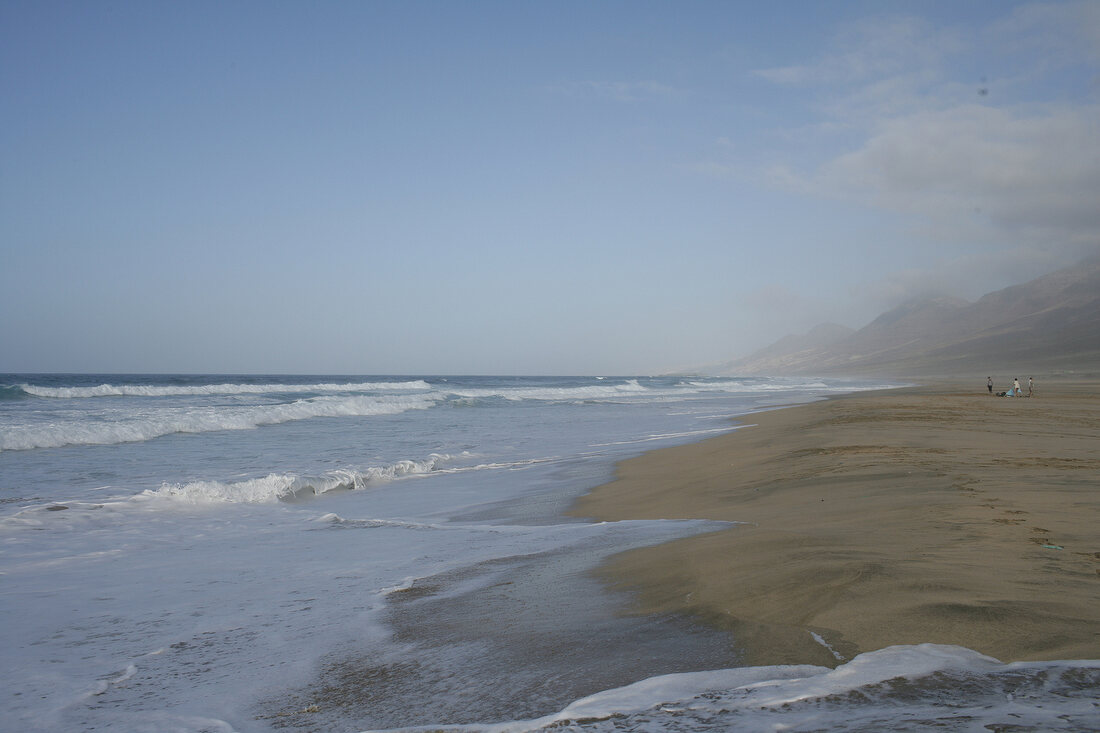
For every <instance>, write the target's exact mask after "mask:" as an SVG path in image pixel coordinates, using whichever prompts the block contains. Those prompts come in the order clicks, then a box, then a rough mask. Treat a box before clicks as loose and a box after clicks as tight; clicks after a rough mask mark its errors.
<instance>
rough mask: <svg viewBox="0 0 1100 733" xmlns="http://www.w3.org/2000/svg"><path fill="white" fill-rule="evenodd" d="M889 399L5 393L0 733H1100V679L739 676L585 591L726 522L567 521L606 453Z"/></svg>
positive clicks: (302, 383) (129, 387)
mask: <svg viewBox="0 0 1100 733" xmlns="http://www.w3.org/2000/svg"><path fill="white" fill-rule="evenodd" d="M880 386H884V385H881V384H874V383H869V382H852V381H840V380H806V379H767V378H757V379H731V378H725V379H713V378H677V377H659V378H645V377H636V378H616V377H608V378H588V377H584V378H531V377H525V378H511V377H509V378H499V377H336V376H294V377H289V376H263V377H258V376H224V375H215V376H163V375H157V376H148V375H93V376H88V375H82V376H70V375H0V543H2V544H0V547H2V557H0V572H2V575H0V652H2V657H3V678H2V690H3V691H2V692H0V694H2V695H3V696H4V698H5V699H4V702H3V704H2V705H0V728H2V729H3V730H10V731H60V730H65V731H76V730H120V731H158V732H159V731H240V732H241V733H244V732H246V731H272V730H287V729H289V730H310V731H356V730H366V729H394V728H409V727H424V728H439V727H441V726H452V727H457V728H459V729H473V730H482V729H495V730H537V729H544V728H545V729H554V730H556V729H560V728H563V727H567V728H577V729H592V730H612V729H615V730H619V729H629V730H653V731H660V730H697V729H719V730H727V729H731V728H734V729H744V730H885V729H891V730H919V729H923V727H925V726H928V725H936V726H940V727H944V728H951V729H968V728H969V729H973V730H991V729H995V730H1058V729H1065V730H1094V729H1097V728H1100V713H1098V709H1097V704H1096V699H1095V698H1096V692H1097V685H1098V682H1100V663H1096V662H1087V661H1070V662H1056V663H1042V664H1014V665H1005V664H1001V663H1000V662H998V661H996V660H992V659H989V658H988V657H983V656H982V655H980V654H977V653H975V652H972V651H970V650H966V649H961V648H955V647H941V646H916V647H894V648H890V649H885V650H880V651H877V652H873V653H870V654H865V655H862V656H860V657H857V658H856V659H854V660H843V661H844V663H843V664H841V665H840V666H838V667H837V668H836V669H828V668H820V667H806V666H801V667H743V666H741V665H740V663H739V659H738V654H737V644H736V639H730V638H728V636H726V635H725V634H723V633H720V632H717V631H713V630H708V629H705V628H702V627H700V626H698V625H696V624H694V623H692V622H691V621H690V620H687V619H679V618H659V617H642V618H638V617H630V616H627V615H625V614H624V613H623V611H624V610H625V609H626V608H627V607H628V605H629V599H628V598H625V597H623V596H622V595H619V594H616V593H613V592H611V591H609V590H608V589H606V588H604V587H602V586H601V585H600V584H599V583H597V582H596V581H595V580H594V578H593V576H592V575H591V574H590V572H589V571H590V570H591V569H592V568H593V567H595V566H596V565H598V564H599V563H600V562H601V561H602V560H603V559H605V558H607V557H608V556H610V555H611V554H613V553H616V552H620V551H622V550H625V549H629V548H631V547H638V546H643V545H650V544H655V543H659V542H664V541H667V540H670V539H673V538H676V537H682V536H687V535H690V534H693V533H698V532H705V531H710V530H713V529H715V528H717V527H719V526H724V525H720V524H718V523H714V522H703V521H669V520H662V521H629V522H592V521H587V520H584V519H582V518H571V517H568V516H566V514H565V512H566V510H567V509H568V507H569V505H570V504H571V503H572V501H573V500H574V499H575V498H576V497H577V496H579V495H580V494H582V493H584V492H585V491H586V490H587V489H589V488H591V487H593V486H595V485H598V484H599V483H601V482H603V481H605V480H607V479H609V478H610V477H611V476H612V471H613V467H614V463H615V462H616V461H618V460H620V459H622V458H625V457H627V456H630V455H634V454H637V453H639V452H641V451H643V450H647V449H650V448H656V447H661V446H666V445H672V444H676V443H683V442H687V441H692V440H698V439H702V438H705V437H707V436H711V435H717V434H719V433H722V432H727V431H729V430H732V429H735V423H734V422H732V421H731V418H734V417H737V416H742V417H741V422H742V423H744V422H751V414H750V413H752V412H754V411H756V410H760V409H768V408H773V407H777V406H780V405H784V404H794V403H798V402H805V401H810V400H813V399H817V398H820V397H821V396H824V395H827V394H829V393H835V392H846V391H855V390H859V389H867V388H875V387H880ZM990 726H992V727H990ZM1013 726H1015V727H1013Z"/></svg>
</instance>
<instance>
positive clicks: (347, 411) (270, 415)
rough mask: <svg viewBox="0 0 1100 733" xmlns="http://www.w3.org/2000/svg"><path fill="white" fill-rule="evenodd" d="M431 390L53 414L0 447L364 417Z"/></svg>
mask: <svg viewBox="0 0 1100 733" xmlns="http://www.w3.org/2000/svg"><path fill="white" fill-rule="evenodd" d="M437 399H438V398H437V397H436V396H433V395H431V394H415V395H387V396H379V395H357V396H353V397H349V396H344V397H337V396H323V397H313V398H310V399H302V400H295V401H294V402H288V403H285V404H281V405H256V406H250V407H191V408H153V409H147V410H142V411H135V412H132V413H125V414H123V415H122V416H120V417H117V418H115V419H110V420H107V419H100V420H96V421H92V420H88V419H83V420H71V419H70V420H55V421H51V422H49V423H47V424H44V425H38V424H27V425H17V426H13V427H10V428H7V429H5V430H4V432H3V433H0V450H30V449H33V448H58V447H61V446H64V445H113V444H116V443H133V442H140V441H144V440H150V439H152V438H159V437H161V436H164V435H171V434H173V433H206V432H214V431H218V430H249V429H252V428H257V427H260V426H262V425H277V424H280V423H285V422H292V421H295V420H308V419H311V418H315V417H367V416H373V415H396V414H399V413H402V412H406V411H408V410H423V409H427V408H429V407H431V406H432V405H434V404H435V402H436V400H437Z"/></svg>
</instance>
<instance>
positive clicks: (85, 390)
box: [19, 379, 432, 399]
mask: <svg viewBox="0 0 1100 733" xmlns="http://www.w3.org/2000/svg"><path fill="white" fill-rule="evenodd" d="M431 388H432V386H431V385H430V384H428V383H427V382H425V381H424V380H423V379H416V380H412V381H403V382H358V383H353V384H339V383H330V382H323V383H319V384H200V385H143V384H100V385H98V386H96V387H39V386H36V385H33V384H21V385H19V389H21V390H22V391H23V392H25V393H26V394H29V395H34V396H35V397H50V398H57V399H79V398H87V397H184V396H201V395H233V394H285V393H287V392H292V393H293V392H378V391H383V390H428V389H431Z"/></svg>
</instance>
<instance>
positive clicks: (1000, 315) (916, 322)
mask: <svg viewBox="0 0 1100 733" xmlns="http://www.w3.org/2000/svg"><path fill="white" fill-rule="evenodd" d="M1039 369H1045V370H1048V371H1049V370H1059V371H1061V370H1073V371H1082V370H1083V371H1096V370H1098V369H1100V260H1090V261H1088V262H1085V263H1082V264H1080V265H1078V266H1076V267H1072V268H1068V269H1065V270H1059V271H1058V272H1054V273H1051V274H1049V275H1044V276H1043V277H1040V278H1036V279H1035V280H1032V281H1030V282H1027V283H1024V284H1022V285H1014V286H1012V287H1008V288H1005V289H1003V290H998V291H996V292H993V293H989V294H987V295H984V296H982V297H981V298H980V299H979V300H978V301H977V302H974V303H970V302H968V301H965V300H961V299H958V298H930V299H924V300H918V301H912V302H909V303H905V304H903V305H901V306H898V307H897V308H894V309H893V310H890V311H887V312H886V313H883V314H882V315H880V316H879V317H878V318H876V319H875V320H873V321H872V322H871V323H869V324H867V325H866V326H864V327H863V328H861V329H859V330H858V331H852V330H850V329H844V327H843V326H836V325H835V324H822V325H820V326H817V327H816V328H814V329H813V330H811V331H810V332H809V333H808V334H805V335H804V336H785V337H784V338H782V339H780V340H779V341H777V342H776V343H774V344H772V345H771V346H768V347H767V348H765V349H761V350H760V351H758V352H756V353H754V354H752V355H750V356H748V357H746V358H744V359H738V360H735V361H732V362H728V363H726V364H722V365H721V366H720V368H719V369H717V370H716V373H719V374H741V375H744V374H800V373H801V374H838V375H839V374H850V375H863V374H892V375H897V376H908V375H914V376H915V375H922V374H924V375H929V374H950V373H978V372H981V373H986V372H990V373H994V374H1002V375H1003V374H1005V373H1007V372H1015V371H1019V372H1020V373H1021V374H1022V373H1024V372H1026V371H1029V370H1031V371H1038V370H1039Z"/></svg>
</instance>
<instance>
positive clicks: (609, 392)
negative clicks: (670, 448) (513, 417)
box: [447, 379, 657, 402]
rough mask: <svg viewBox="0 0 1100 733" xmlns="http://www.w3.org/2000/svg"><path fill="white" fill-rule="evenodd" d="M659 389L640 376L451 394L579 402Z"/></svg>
mask: <svg viewBox="0 0 1100 733" xmlns="http://www.w3.org/2000/svg"><path fill="white" fill-rule="evenodd" d="M656 393H657V390H653V389H650V388H649V387H645V386H643V385H642V384H641V383H640V382H638V380H637V379H628V380H626V381H625V382H622V383H621V384H611V385H592V386H587V387H527V388H514V389H509V388H503V389H450V390H447V394H451V395H455V396H456V397H463V398H488V397H502V398H504V399H506V400H511V401H521V400H541V401H549V402H558V401H560V402H577V401H585V400H606V399H613V398H616V397H625V396H638V395H653V394H656Z"/></svg>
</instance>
